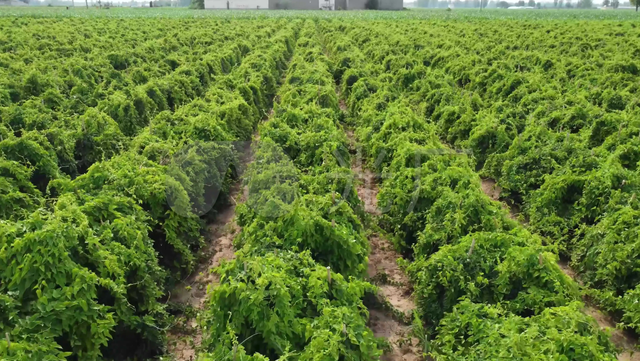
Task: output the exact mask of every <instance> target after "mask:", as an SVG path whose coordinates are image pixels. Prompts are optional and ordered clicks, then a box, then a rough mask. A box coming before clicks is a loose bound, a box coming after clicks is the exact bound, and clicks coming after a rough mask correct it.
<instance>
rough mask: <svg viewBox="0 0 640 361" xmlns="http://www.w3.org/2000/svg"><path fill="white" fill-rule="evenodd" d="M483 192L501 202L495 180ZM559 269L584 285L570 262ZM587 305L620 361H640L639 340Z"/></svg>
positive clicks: (486, 183)
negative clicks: (617, 353)
mask: <svg viewBox="0 0 640 361" xmlns="http://www.w3.org/2000/svg"><path fill="white" fill-rule="evenodd" d="M482 191H483V192H484V193H485V194H486V195H487V196H489V198H491V199H493V200H494V201H499V200H500V192H501V190H500V187H499V186H498V185H497V184H496V181H495V180H493V179H482ZM502 204H503V205H504V206H505V207H507V208H508V206H507V205H506V204H505V203H504V202H503V203H502ZM508 209H509V213H510V215H511V218H513V219H517V215H516V213H515V210H514V208H513V207H512V208H508ZM525 226H526V225H525ZM558 267H560V269H561V270H562V272H564V274H566V275H567V276H569V277H571V279H573V280H574V281H575V282H577V283H578V284H580V285H582V282H581V281H580V277H578V274H577V273H576V272H575V271H574V270H573V269H572V268H571V266H570V265H569V263H568V262H566V261H562V260H561V261H558ZM585 301H587V300H585ZM585 303H586V306H585V308H584V313H585V314H587V315H589V316H591V317H593V318H594V319H595V320H596V322H597V323H598V326H600V328H601V329H608V330H609V331H610V332H611V341H612V342H613V344H614V345H616V346H617V347H618V348H620V349H622V350H623V352H622V353H621V354H619V355H618V360H619V361H640V352H636V351H634V350H637V344H638V342H637V340H636V339H635V338H634V337H633V336H632V335H630V334H629V333H628V332H625V331H622V330H619V329H617V328H616V323H615V321H614V320H613V319H612V318H611V317H610V316H609V315H607V314H606V313H604V312H602V311H601V310H600V309H599V308H598V307H596V306H594V305H592V304H590V303H589V302H585Z"/></svg>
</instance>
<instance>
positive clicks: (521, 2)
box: [516, 0, 524, 6]
mask: <svg viewBox="0 0 640 361" xmlns="http://www.w3.org/2000/svg"><path fill="white" fill-rule="evenodd" d="M516 6H524V0H520V1H518V2H517V3H516Z"/></svg>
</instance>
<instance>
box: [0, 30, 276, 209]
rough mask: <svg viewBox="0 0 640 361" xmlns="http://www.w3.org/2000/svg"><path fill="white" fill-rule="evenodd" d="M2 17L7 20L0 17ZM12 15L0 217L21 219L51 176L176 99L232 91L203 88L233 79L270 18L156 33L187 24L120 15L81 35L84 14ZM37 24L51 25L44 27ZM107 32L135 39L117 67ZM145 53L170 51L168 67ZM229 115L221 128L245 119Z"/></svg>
mask: <svg viewBox="0 0 640 361" xmlns="http://www.w3.org/2000/svg"><path fill="white" fill-rule="evenodd" d="M3 22H6V23H10V21H9V20H8V19H5V20H3ZM17 22H18V23H21V22H24V24H23V26H16V27H15V29H14V27H10V29H12V30H10V31H8V32H7V34H8V35H5V36H7V41H6V44H5V46H6V47H7V49H6V50H7V53H6V54H9V55H6V56H8V57H10V59H8V60H7V62H6V66H5V67H0V82H3V83H4V85H3V86H2V88H3V89H4V90H6V91H8V92H10V93H11V94H14V95H12V96H10V97H9V98H10V99H9V101H8V102H7V103H6V104H0V160H1V162H2V174H3V176H4V179H3V183H4V185H5V186H6V187H3V189H2V191H1V192H0V204H1V205H2V212H0V217H1V218H2V219H10V220H18V219H22V218H24V217H25V215H27V214H29V213H30V212H32V211H33V210H35V209H37V208H39V207H41V206H42V205H43V203H44V202H45V201H46V197H44V196H43V195H46V192H47V186H48V185H49V182H50V181H51V180H54V179H59V178H71V179H73V178H76V177H77V176H79V175H82V174H84V173H86V172H87V170H88V168H89V167H90V166H91V165H92V164H94V163H96V162H99V161H103V160H108V159H110V158H111V157H113V156H114V155H117V154H119V153H122V152H124V151H126V150H128V149H129V148H130V147H131V146H132V144H131V143H132V139H133V138H134V137H136V136H137V135H138V134H139V133H141V132H142V131H143V130H144V129H145V128H146V127H148V126H149V124H150V123H151V122H152V121H154V120H155V119H156V118H157V117H164V118H166V115H167V114H168V113H174V112H175V110H176V107H178V108H182V107H184V106H185V105H187V104H190V103H192V101H193V100H194V99H196V98H204V97H205V96H208V97H209V98H211V100H212V101H214V102H219V103H223V102H224V103H227V102H232V101H233V99H234V98H229V96H227V95H225V93H227V92H228V91H227V88H228V85H224V84H221V85H220V86H216V87H215V88H217V89H218V91H213V90H210V89H209V88H210V87H211V86H212V85H215V84H214V83H216V82H218V81H220V80H221V79H226V78H229V79H231V80H233V79H235V77H225V75H227V74H229V72H230V71H231V70H232V69H234V68H235V67H237V65H239V64H240V62H241V61H242V59H243V58H244V57H245V56H246V55H247V54H248V52H249V51H250V50H251V48H250V45H255V44H259V43H260V42H262V41H264V39H268V38H269V37H270V36H272V35H273V34H274V32H275V31H277V29H278V27H279V26H280V25H275V26H271V25H274V24H269V22H265V23H262V22H247V24H246V25H245V24H243V25H241V26H237V27H235V26H226V27H223V26H221V25H220V29H219V32H217V33H216V34H217V35H213V36H212V35H210V34H213V32H212V29H210V28H207V27H206V26H204V24H200V25H199V26H198V27H196V28H194V29H193V30H191V31H187V32H184V34H183V35H180V36H178V35H176V34H173V33H170V34H166V32H167V30H168V29H171V27H177V26H180V27H183V26H189V25H191V22H188V21H185V22H172V21H168V22H166V23H159V25H162V26H157V25H152V24H149V23H147V24H144V23H142V22H141V21H131V23H129V22H125V21H122V22H123V24H122V25H121V26H116V27H115V29H114V30H113V33H107V34H108V36H107V35H105V36H103V37H96V36H89V35H87V38H85V37H82V36H81V34H84V33H86V34H92V33H93V32H91V31H89V30H91V29H92V28H93V25H91V24H93V23H92V22H89V21H81V20H79V19H75V20H72V19H67V20H66V21H60V23H58V22H56V21H53V20H46V21H45V20H43V19H40V20H36V19H18V20H17ZM43 22H44V24H41V23H43ZM100 23H103V24H102V25H105V26H106V24H111V22H107V21H104V22H100ZM212 25H219V24H212ZM44 26H49V27H51V28H52V29H57V30H60V31H59V32H56V31H55V30H50V31H49V32H46V31H44V30H43V27H44ZM109 27H113V26H112V25H111V26H107V28H109ZM212 28H213V29H217V27H216V26H213V27H212ZM247 30H248V32H249V35H247V34H246V33H245V31H247ZM21 31H22V32H21ZM121 32H122V33H121ZM163 34H164V35H163ZM165 35H166V37H165ZM187 35H188V36H187ZM111 37H113V38H120V39H121V40H122V41H124V42H125V43H127V44H128V43H132V44H133V43H134V42H136V39H137V46H136V45H131V48H132V49H133V50H131V54H129V55H128V60H127V61H125V65H124V66H118V65H117V64H111V63H109V62H108V59H107V58H108V57H109V54H110V52H112V51H122V50H120V49H122V46H121V45H119V44H118V43H117V42H116V41H105V40H104V39H105V38H108V39H111ZM34 38H35V39H40V40H43V39H42V38H51V39H58V38H61V39H59V40H60V41H61V42H62V43H69V44H76V45H78V46H80V45H81V44H82V45H87V46H89V47H87V48H86V53H85V52H83V51H81V50H76V51H74V52H69V53H62V54H57V53H56V52H55V51H54V50H51V49H49V48H47V47H44V48H42V49H41V50H38V49H40V43H39V42H37V41H33V39H34ZM196 39H198V40H196ZM229 39H235V41H228V40H229ZM63 40H64V41H63ZM225 41H227V42H226V43H225V44H223V43H224V42H225ZM106 44H108V45H106ZM152 55H154V56H156V57H165V56H166V57H168V58H172V59H173V60H172V61H171V62H170V63H172V64H173V67H167V68H166V69H164V68H163V69H164V70H162V71H152V70H150V69H148V68H149V64H150V63H151V64H154V66H156V67H162V65H160V64H165V63H166V62H168V60H167V61H164V60H162V59H160V58H158V59H156V58H153V57H151V56H152ZM129 58H130V59H129ZM168 58H167V59H168ZM28 59H31V60H28ZM36 60H37V61H36ZM165 60H166V59H165ZM23 64H24V66H22V65H23ZM30 67H34V68H37V69H30ZM43 77H46V78H47V79H44V78H43ZM41 78H42V79H41ZM272 86H273V84H270V85H267V87H272ZM30 89H31V90H30ZM33 89H37V90H33ZM32 90H33V91H32ZM241 90H242V91H243V92H244V93H245V94H244V96H243V98H245V99H249V97H250V96H251V95H250V94H249V92H250V91H252V90H251V89H248V88H244V89H241ZM271 91H272V89H271ZM208 103H209V102H208ZM194 105H197V103H194ZM236 108H238V107H236ZM254 110H255V109H254ZM212 111H213V110H212ZM238 111H242V112H243V113H245V114H243V117H242V118H247V117H248V115H249V114H247V113H248V112H249V109H239V110H229V109H220V110H218V113H219V114H216V118H223V119H224V118H229V117H231V116H235V114H229V112H234V113H238ZM229 123H230V126H229V127H231V130H235V129H233V128H234V127H237V126H241V125H244V126H245V128H246V121H244V122H241V123H240V124H241V125H236V124H234V122H229ZM243 123H244V124H243ZM240 130H241V131H243V132H244V133H245V134H240V133H241V132H240V131H238V132H235V133H238V134H235V135H236V136H240V138H239V139H248V138H247V136H246V133H247V130H246V129H240ZM219 137H220V138H224V137H225V136H224V135H221V136H219ZM29 183H31V184H29Z"/></svg>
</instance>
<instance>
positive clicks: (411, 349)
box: [369, 310, 422, 361]
mask: <svg viewBox="0 0 640 361" xmlns="http://www.w3.org/2000/svg"><path fill="white" fill-rule="evenodd" d="M369 327H370V328H371V330H372V331H373V334H374V336H376V337H384V338H386V339H387V340H388V341H389V343H390V344H391V345H392V349H391V350H390V351H387V352H386V353H385V354H384V355H382V357H380V360H382V361H399V360H402V361H418V360H422V357H421V356H420V355H421V354H422V350H421V349H420V346H419V345H418V339H416V338H415V337H411V336H410V335H409V331H410V327H409V326H405V325H402V324H400V323H399V322H397V321H396V320H394V319H393V318H392V317H390V316H389V315H387V314H386V313H384V312H382V311H379V310H369Z"/></svg>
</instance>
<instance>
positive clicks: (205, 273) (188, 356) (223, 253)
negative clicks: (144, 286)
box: [167, 144, 252, 361]
mask: <svg viewBox="0 0 640 361" xmlns="http://www.w3.org/2000/svg"><path fill="white" fill-rule="evenodd" d="M240 151H241V153H240V157H239V158H240V164H241V169H240V170H239V173H240V174H239V175H238V179H237V181H236V182H235V183H234V184H233V186H232V187H231V189H230V191H229V202H228V204H225V205H224V206H222V207H220V209H219V210H218V214H217V216H216V218H215V220H214V221H213V223H211V224H209V225H207V236H206V237H207V239H206V245H205V247H204V249H203V250H202V257H201V259H202V261H201V262H200V263H199V264H198V266H197V267H196V270H195V271H194V272H193V273H192V274H191V275H190V276H189V277H188V278H187V279H186V280H184V281H183V282H182V283H181V284H180V285H179V286H178V287H176V288H175V289H174V290H173V292H172V293H171V294H170V296H169V300H168V302H175V303H177V304H180V305H183V306H184V307H185V308H186V309H188V308H190V309H191V310H192V311H195V313H199V312H200V311H201V310H202V309H203V308H204V305H205V301H206V299H207V287H208V286H209V285H216V284H218V283H219V281H220V278H219V276H218V275H217V274H215V273H212V271H213V269H214V268H216V267H218V266H219V265H220V262H221V261H222V260H232V259H234V258H235V250H234V248H233V238H234V237H235V236H236V234H238V233H239V232H240V227H239V226H238V225H237V224H236V222H235V219H234V216H235V212H236V205H237V204H238V203H241V202H244V201H245V199H244V198H245V197H246V195H245V192H244V190H243V188H242V177H241V174H242V172H243V170H244V169H246V166H247V165H248V164H249V163H250V162H251V161H252V154H251V149H250V147H249V146H248V144H247V145H245V148H244V149H241V150H240ZM192 311H191V312H184V313H183V314H182V315H179V316H178V317H177V320H176V323H175V325H174V327H172V328H171V329H170V330H169V332H168V333H167V340H168V343H167V354H168V355H171V357H173V358H172V360H175V361H194V360H196V350H197V349H198V347H199V346H200V343H201V342H202V331H201V330H200V328H199V327H198V325H197V319H196V316H195V315H194V312H192Z"/></svg>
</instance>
